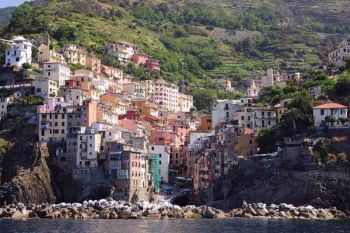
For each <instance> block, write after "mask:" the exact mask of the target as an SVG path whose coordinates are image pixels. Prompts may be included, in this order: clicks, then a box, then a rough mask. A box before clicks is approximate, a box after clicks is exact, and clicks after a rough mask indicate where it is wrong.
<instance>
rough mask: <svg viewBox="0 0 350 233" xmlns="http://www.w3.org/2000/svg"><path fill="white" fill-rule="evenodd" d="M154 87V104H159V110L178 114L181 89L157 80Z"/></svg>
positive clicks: (162, 80)
mask: <svg viewBox="0 0 350 233" xmlns="http://www.w3.org/2000/svg"><path fill="white" fill-rule="evenodd" d="M154 86H155V89H154V102H155V103H156V104H158V106H159V109H160V110H167V111H171V112H177V110H178V98H179V97H178V95H179V87H178V86H177V85H175V84H172V83H168V82H166V81H165V80H164V79H157V80H156V81H155V82H154Z"/></svg>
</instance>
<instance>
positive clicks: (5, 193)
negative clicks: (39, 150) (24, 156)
mask: <svg viewBox="0 0 350 233" xmlns="http://www.w3.org/2000/svg"><path fill="white" fill-rule="evenodd" d="M55 201H56V197H55V194H54V192H53V189H52V185H51V177H50V170H49V168H48V166H47V164H46V161H45V159H41V160H40V161H39V162H38V165H37V166H35V167H34V168H33V169H31V170H25V171H21V172H20V173H19V174H18V175H17V176H15V177H14V178H13V179H12V180H11V181H10V182H7V183H5V184H3V185H2V186H1V187H0V204H2V205H3V204H5V203H7V204H8V203H17V202H21V203H25V204H40V203H55Z"/></svg>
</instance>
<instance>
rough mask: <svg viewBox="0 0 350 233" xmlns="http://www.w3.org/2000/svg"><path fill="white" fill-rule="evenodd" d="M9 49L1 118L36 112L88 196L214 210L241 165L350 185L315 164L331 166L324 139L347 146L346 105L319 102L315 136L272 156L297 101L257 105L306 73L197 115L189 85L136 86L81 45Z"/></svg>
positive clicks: (342, 51) (130, 56)
mask: <svg viewBox="0 0 350 233" xmlns="http://www.w3.org/2000/svg"><path fill="white" fill-rule="evenodd" d="M1 42H2V43H6V44H7V45H8V49H7V51H6V53H5V54H3V56H4V57H5V64H3V67H2V68H1V70H0V79H1V80H0V81H1V86H0V93H1V98H0V102H1V104H0V118H1V119H2V120H4V119H6V118H9V117H10V118H11V117H12V114H13V112H12V111H13V109H14V108H15V109H17V110H18V109H19V108H20V107H21V106H22V107H23V106H25V107H28V106H31V107H32V108H23V110H22V111H23V112H22V116H23V117H24V118H25V119H26V121H27V123H28V124H31V125H35V126H36V128H37V130H36V136H37V141H38V144H39V148H40V149H41V150H48V151H49V156H50V157H53V161H54V162H55V165H56V166H58V167H59V168H60V169H62V171H64V172H65V173H67V174H70V175H71V178H72V179H73V180H75V181H79V182H81V183H83V184H84V189H85V190H84V191H85V192H86V193H89V192H91V190H93V188H92V187H94V186H98V185H106V184H107V185H110V186H111V187H112V188H111V189H112V193H111V197H112V198H113V199H115V200H126V201H132V200H149V199H150V198H154V199H156V198H163V199H164V198H165V199H167V198H169V200H170V199H171V198H174V197H175V196H178V195H188V196H190V198H192V199H194V200H196V199H197V200H201V201H202V202H206V201H210V200H212V199H213V198H212V196H213V194H212V192H213V191H212V190H213V187H215V186H216V185H217V184H218V182H222V180H223V179H224V178H225V177H229V176H230V174H231V168H232V167H233V166H235V165H236V164H237V161H238V160H239V159H250V160H252V161H254V162H256V163H258V164H261V165H262V166H263V167H265V168H267V169H269V171H270V172H271V176H274V175H276V174H278V176H279V177H280V176H281V175H283V171H284V170H288V169H289V171H290V170H293V169H296V167H297V169H298V170H300V169H302V170H303V171H306V172H308V174H310V175H312V174H316V175H320V174H321V175H327V176H332V177H333V176H334V177H335V178H339V177H345V178H347V179H349V170H348V169H347V170H346V169H340V170H336V169H334V170H333V171H332V172H333V173H330V172H329V171H323V170H322V169H321V168H320V167H319V166H318V165H319V164H318V163H317V159H315V158H316V157H317V156H316V155H317V154H321V155H320V158H318V159H320V160H323V159H324V157H322V153H320V152H319V150H317V148H318V145H319V142H324V138H331V137H334V136H336V137H337V138H338V139H339V140H342V138H344V137H346V139H345V140H347V137H348V133H349V129H350V121H349V113H348V105H347V104H346V103H344V102H336V101H331V100H330V99H329V98H324V99H323V100H322V98H318V101H317V102H315V104H314V106H313V108H312V116H313V119H312V130H311V129H310V130H309V131H308V132H306V133H305V132H304V133H302V134H299V133H298V132H293V135H292V136H291V137H285V138H281V139H280V141H279V142H278V144H277V145H266V146H272V148H273V149H272V151H271V150H266V148H262V143H264V142H261V141H262V138H263V137H262V135H264V133H265V135H266V132H268V131H267V130H269V129H272V128H274V127H276V126H277V125H278V124H279V123H280V122H281V121H283V119H284V117H285V113H286V112H288V108H289V107H288V106H289V105H290V104H295V102H296V100H295V99H293V98H290V99H289V98H288V99H282V100H279V101H278V103H273V104H270V105H261V104H260V103H258V101H257V100H258V99H259V98H260V96H261V94H262V92H263V90H264V89H266V88H270V87H281V88H283V87H286V86H287V85H294V84H295V85H297V84H298V83H302V82H303V74H301V73H296V74H286V73H284V72H283V71H279V70H276V69H272V68H271V69H268V70H267V71H266V73H265V74H264V75H262V76H261V77H254V78H251V79H249V80H246V82H245V83H244V86H243V88H242V92H243V93H244V97H243V98H240V99H236V100H225V99H217V100H215V101H214V103H213V104H212V106H208V107H209V108H210V111H197V109H196V108H195V106H194V99H193V97H192V96H191V95H189V92H186V88H185V87H179V86H178V85H177V84H174V83H171V82H169V81H167V80H166V79H165V78H161V77H160V78H157V79H153V80H136V79H135V78H134V77H132V76H131V75H128V74H126V73H124V71H123V70H122V69H119V68H115V67H111V66H107V65H104V64H102V63H101V60H100V59H98V58H97V56H96V55H94V54H92V53H89V52H88V51H87V50H86V49H85V48H82V47H79V46H76V45H74V44H67V45H65V46H63V48H62V50H61V51H55V50H54V49H52V48H51V47H50V39H49V38H46V39H44V40H42V41H40V42H38V41H35V42H34V41H31V40H28V39H26V38H24V37H22V36H15V37H14V38H13V39H12V40H1ZM34 48H35V49H34ZM104 52H105V53H106V54H108V55H110V56H113V57H114V58H115V59H117V60H118V61H119V62H120V63H121V64H123V65H127V64H129V63H133V64H135V65H137V66H144V67H145V68H146V69H148V70H149V71H150V72H160V71H161V61H158V60H156V59H153V58H152V57H150V56H148V55H147V54H143V53H142V51H139V50H138V48H137V47H136V46H135V45H133V44H131V43H129V42H125V41H116V42H114V43H111V44H108V45H107V46H106V48H105V50H104ZM34 53H36V54H35V57H36V60H35V62H34V61H33V60H32V57H33V56H34ZM347 59H350V39H349V40H344V41H343V42H342V43H341V44H340V45H339V48H337V49H336V50H335V51H332V52H330V53H329V63H330V64H332V65H331V66H329V67H332V68H331V69H336V68H339V67H342V66H344V65H345V63H346V61H347ZM72 67H78V69H74V70H73V69H71V68H72ZM28 70H33V71H35V72H32V73H31V72H28V75H25V74H24V75H23V76H25V77H24V78H23V79H22V80H21V81H17V82H13V81H12V79H11V78H9V76H11V75H9V74H11V73H13V72H17V73H20V72H24V73H25V71H28ZM325 70H326V71H327V72H328V71H329V69H328V68H325ZM217 85H219V86H221V87H222V88H223V89H225V90H226V91H228V92H230V91H234V90H236V89H237V88H240V87H235V86H234V85H233V83H231V81H230V80H228V79H225V78H223V79H221V80H218V81H217ZM308 94H309V95H311V96H313V97H315V98H317V97H319V96H324V93H323V90H322V88H321V87H319V86H313V87H310V88H309V90H308ZM208 104H209V103H208ZM295 128H296V126H295V125H293V124H291V125H290V129H295ZM294 131H295V130H294ZM265 140H266V137H265ZM266 143H268V142H265V144H266ZM321 162H322V161H321ZM286 164H288V165H286Z"/></svg>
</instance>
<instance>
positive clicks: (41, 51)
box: [38, 44, 64, 64]
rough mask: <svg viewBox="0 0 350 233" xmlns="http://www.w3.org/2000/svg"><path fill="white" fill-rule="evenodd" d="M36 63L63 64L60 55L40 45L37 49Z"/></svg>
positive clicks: (44, 45)
mask: <svg viewBox="0 0 350 233" xmlns="http://www.w3.org/2000/svg"><path fill="white" fill-rule="evenodd" d="M38 62H39V64H42V63H45V62H60V63H63V62H64V57H63V55H62V54H60V53H57V52H56V51H55V50H50V47H49V46H48V45H46V44H41V45H40V46H39V47H38Z"/></svg>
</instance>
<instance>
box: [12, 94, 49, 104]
mask: <svg viewBox="0 0 350 233" xmlns="http://www.w3.org/2000/svg"><path fill="white" fill-rule="evenodd" d="M14 104H18V105H43V104H44V99H43V98H42V97H41V96H35V95H30V96H25V97H22V98H19V99H15V101H14Z"/></svg>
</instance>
